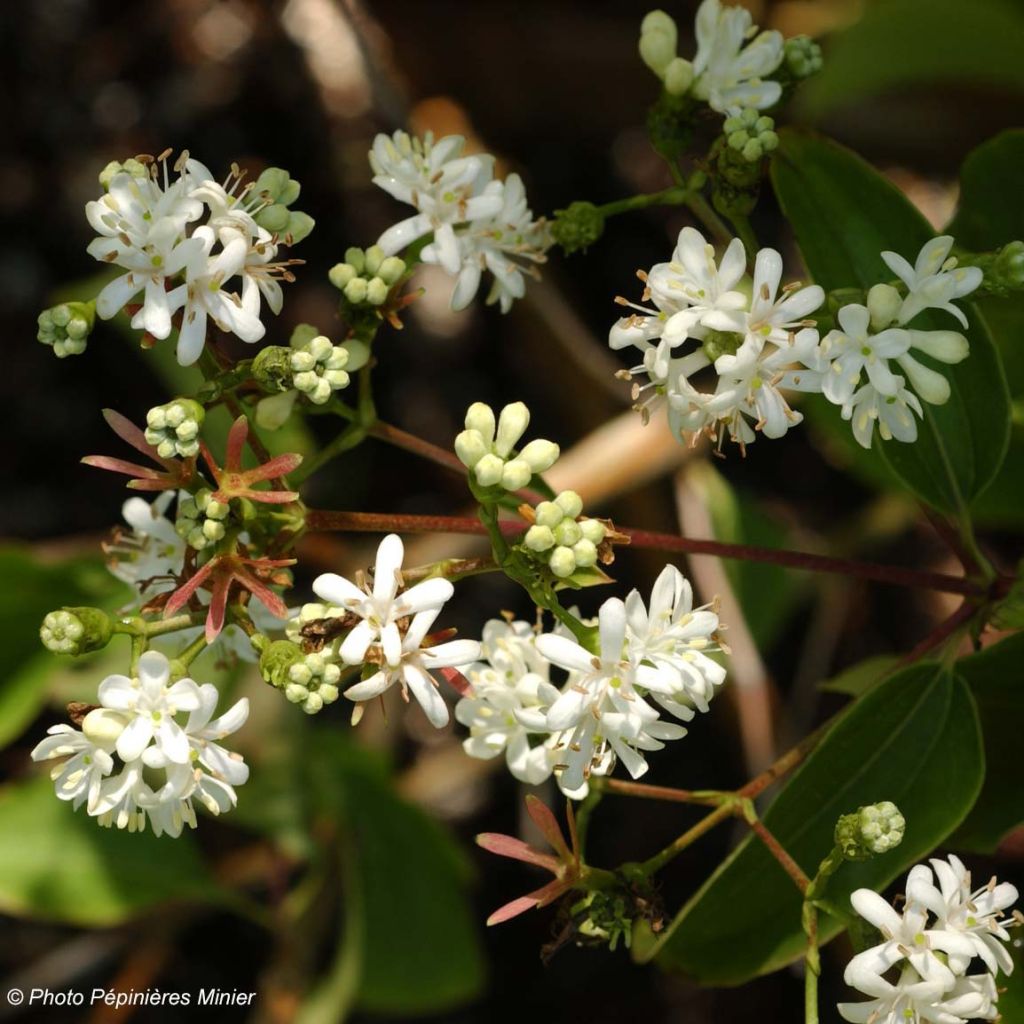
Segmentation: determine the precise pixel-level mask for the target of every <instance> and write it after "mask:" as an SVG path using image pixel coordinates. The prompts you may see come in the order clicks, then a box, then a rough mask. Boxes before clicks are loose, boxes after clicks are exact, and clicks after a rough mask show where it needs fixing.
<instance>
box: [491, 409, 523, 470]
mask: <svg viewBox="0 0 1024 1024" xmlns="http://www.w3.org/2000/svg"><path fill="white" fill-rule="evenodd" d="M529 425H530V410H529V409H527V408H526V405H525V403H523V402H512V403H510V404H509V405H506V406H505V408H504V409H502V410H501V415H500V416H499V417H498V432H497V436H496V437H495V439H494V451H495V452H496V453H497V454H498V455H500V456H501V457H502V458H503V459H505V458H508V455H509V453H510V452H511V451H512V449H513V448H514V447H515V446H516V442H517V441H518V440H519V438H521V437H522V436H523V434H525V433H526V428H527V427H528V426H529Z"/></svg>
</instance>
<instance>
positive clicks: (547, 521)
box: [534, 501, 565, 529]
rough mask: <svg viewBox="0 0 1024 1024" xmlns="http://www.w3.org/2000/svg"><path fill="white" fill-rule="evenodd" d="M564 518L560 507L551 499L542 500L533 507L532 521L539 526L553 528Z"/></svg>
mask: <svg viewBox="0 0 1024 1024" xmlns="http://www.w3.org/2000/svg"><path fill="white" fill-rule="evenodd" d="M564 518H565V513H564V512H563V511H562V507H561V506H560V505H557V504H556V503H555V502H553V501H542V502H541V503H540V504H539V505H538V506H537V507H536V508H535V509H534V521H535V522H536V523H538V524H539V525H541V526H547V527H550V528H551V529H554V528H555V527H556V526H557V525H558V524H559V523H560V522H561V521H562V520H563V519H564Z"/></svg>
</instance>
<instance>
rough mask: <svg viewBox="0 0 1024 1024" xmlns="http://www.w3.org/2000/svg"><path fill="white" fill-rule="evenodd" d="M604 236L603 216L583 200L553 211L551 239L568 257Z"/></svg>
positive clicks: (591, 204) (598, 209) (593, 206)
mask: <svg viewBox="0 0 1024 1024" xmlns="http://www.w3.org/2000/svg"><path fill="white" fill-rule="evenodd" d="M603 234H604V214H603V213H602V212H601V210H600V208H599V207H597V206H595V205H594V204H593V203H588V202H586V201H585V200H582V199H581V200H577V201H576V202H574V203H570V204H569V205H568V206H567V207H566V208H565V209H564V210H555V217H554V220H553V221H552V222H551V237H552V238H553V239H554V240H555V241H556V242H557V243H558V244H559V245H560V246H561V247H562V249H563V250H564V252H565V253H566V254H567V255H568V254H569V253H572V252H580V251H582V250H585V249H587V248H589V247H590V246H591V245H593V244H594V243H595V242H596V241H597V240H598V239H599V238H600V237H601V235H603Z"/></svg>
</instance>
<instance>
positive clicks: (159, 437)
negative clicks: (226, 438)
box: [145, 398, 206, 459]
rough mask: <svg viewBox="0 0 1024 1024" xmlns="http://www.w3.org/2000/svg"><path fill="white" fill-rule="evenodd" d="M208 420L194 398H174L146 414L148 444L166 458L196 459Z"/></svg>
mask: <svg viewBox="0 0 1024 1024" xmlns="http://www.w3.org/2000/svg"><path fill="white" fill-rule="evenodd" d="M205 418H206V410H205V409H204V408H203V407H202V406H201V405H200V404H199V403H198V402H196V401H195V400H194V399H191V398H175V399H174V400H173V401H171V402H168V403H167V404H166V405H158V406H155V407H154V408H152V409H150V410H149V412H148V413H146V430H145V437H146V443H147V444H151V445H153V447H154V448H156V450H157V454H158V455H159V456H160V457H161V458H163V459H172V458H174V457H175V456H180V457H181V458H183V459H191V458H195V456H197V455H198V454H199V431H200V429H201V428H202V425H203V420H204V419H205Z"/></svg>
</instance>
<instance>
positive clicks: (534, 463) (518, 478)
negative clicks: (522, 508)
mask: <svg viewBox="0 0 1024 1024" xmlns="http://www.w3.org/2000/svg"><path fill="white" fill-rule="evenodd" d="M465 424H466V429H465V430H463V431H462V432H461V433H460V434H459V435H458V436H457V437H456V438H455V454H456V455H457V456H458V457H459V461H460V462H461V463H462V464H463V465H464V466H465V467H466V468H467V469H469V470H471V471H472V473H473V476H474V477H475V478H476V482H477V483H478V484H479V485H480V486H481V487H495V486H498V485H499V484H500V485H501V486H502V487H503V488H505V490H507V491H515V490H518V489H519V488H521V487H525V486H526V485H527V484H528V483H529V482H530V479H531V478H532V477H533V475H534V473H543V472H544V471H545V470H546V469H550V468H551V466H553V465H554V463H555V460H556V459H557V458H558V454H559V449H558V445H557V444H554V443H553V442H551V441H545V440H542V439H540V438H538V439H536V440H534V441H531V442H530V443H529V444H527V445H526V447H524V448H523V449H522V451H520V452H518V453H515V454H513V449H514V448H515V446H516V444H518V443H519V439H520V438H521V437H522V436H523V434H524V433H525V432H526V428H527V427H528V426H529V425H530V410H529V409H527V407H526V406H525V405H524V404H523V403H522V402H513V403H511V404H510V405H506V406H505V407H504V408H503V409H502V410H501V415H500V416H499V417H498V421H497V424H495V420H494V410H493V409H492V408H491V407H490V406H489V405H485V404H484V403H483V402H474V403H473V404H472V405H471V406H470V407H469V409H468V410H467V411H466V420H465Z"/></svg>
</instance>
